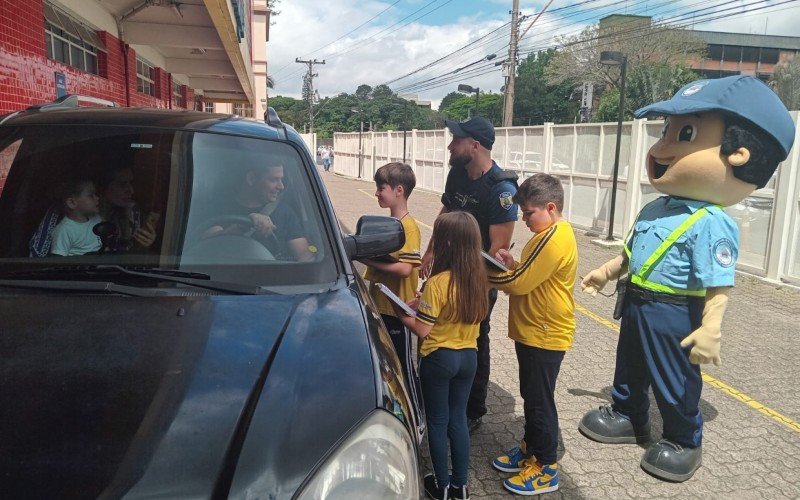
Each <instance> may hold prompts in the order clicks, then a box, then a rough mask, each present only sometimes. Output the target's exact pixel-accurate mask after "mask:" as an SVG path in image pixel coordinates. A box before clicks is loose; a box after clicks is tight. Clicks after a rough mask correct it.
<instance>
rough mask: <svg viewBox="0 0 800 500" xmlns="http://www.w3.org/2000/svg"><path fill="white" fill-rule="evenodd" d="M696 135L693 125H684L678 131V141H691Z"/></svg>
mask: <svg viewBox="0 0 800 500" xmlns="http://www.w3.org/2000/svg"><path fill="white" fill-rule="evenodd" d="M695 137H697V128H696V127H695V126H694V125H684V126H683V128H681V131H680V132H679V133H678V141H679V142H683V141H686V142H692V141H693V140H694V138H695Z"/></svg>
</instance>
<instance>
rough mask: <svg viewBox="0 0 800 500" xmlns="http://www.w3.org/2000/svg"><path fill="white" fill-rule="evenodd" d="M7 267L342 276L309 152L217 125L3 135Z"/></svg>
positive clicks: (302, 280)
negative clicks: (218, 129)
mask: <svg viewBox="0 0 800 500" xmlns="http://www.w3.org/2000/svg"><path fill="white" fill-rule="evenodd" d="M0 174H2V175H0V231H2V233H3V234H4V235H5V236H6V237H4V238H1V239H0V240H2V241H1V242H0V273H2V272H3V271H9V270H15V269H16V270H18V269H24V268H27V267H31V266H36V267H43V266H44V267H52V266H60V267H61V266H92V265H121V266H128V267H136V268H137V269H145V268H160V269H163V268H167V269H175V270H181V271H191V272H198V273H205V274H208V275H210V276H211V278H212V279H214V280H222V281H226V282H233V283H242V284H248V285H259V286H271V287H274V286H281V285H292V286H294V285H305V284H322V283H329V282H331V281H334V280H335V279H336V272H337V271H336V266H335V263H334V261H333V254H332V251H331V246H330V241H329V238H330V235H331V234H332V233H331V232H330V231H326V230H325V227H324V225H323V221H324V220H325V219H324V218H323V217H322V216H321V206H322V204H321V203H319V201H318V200H317V196H316V195H315V193H314V190H313V189H312V185H311V182H310V178H309V175H308V172H307V170H306V167H305V166H304V163H303V161H302V157H301V156H300V153H299V152H298V150H296V149H295V148H294V147H292V146H291V145H290V144H287V143H285V142H281V141H273V140H265V139H257V138H250V137H239V136H233V135H227V134H216V133H212V132H194V131H182V130H177V131H176V130H164V129H155V128H146V127H142V128H136V127H110V126H80V127H78V126H63V125H53V126H24V127H18V128H16V129H8V128H7V129H6V130H5V131H3V132H0Z"/></svg>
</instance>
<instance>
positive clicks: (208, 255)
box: [183, 215, 275, 263]
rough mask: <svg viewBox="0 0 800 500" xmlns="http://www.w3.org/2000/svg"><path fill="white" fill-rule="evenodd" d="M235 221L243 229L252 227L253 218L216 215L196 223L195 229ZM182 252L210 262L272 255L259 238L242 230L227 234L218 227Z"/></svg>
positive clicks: (246, 259)
mask: <svg viewBox="0 0 800 500" xmlns="http://www.w3.org/2000/svg"><path fill="white" fill-rule="evenodd" d="M231 224H237V225H240V226H242V227H244V228H245V232H247V231H250V230H251V229H252V228H253V221H252V220H251V219H250V217H248V216H246V215H219V216H216V217H211V218H209V219H206V220H204V221H203V222H202V223H201V224H198V225H197V226H195V227H197V228H198V230H199V231H198V232H205V231H207V230H208V229H209V228H211V227H213V226H229V225H231ZM183 256H184V257H185V258H187V259H189V260H190V261H191V260H199V261H206V262H207V261H213V262H220V263H222V262H225V263H227V262H246V261H251V262H252V261H267V260H275V256H274V255H273V254H272V252H271V251H270V250H269V249H267V248H266V247H265V246H264V245H263V244H262V243H261V242H260V241H258V240H256V239H254V238H251V237H250V236H245V235H244V234H230V233H225V232H224V231H220V232H219V233H215V234H211V235H208V236H206V237H204V238H201V239H199V240H198V241H195V242H194V243H193V244H191V246H190V247H189V248H188V249H187V250H186V251H185V252H184V254H183Z"/></svg>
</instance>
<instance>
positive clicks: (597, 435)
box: [578, 406, 650, 444]
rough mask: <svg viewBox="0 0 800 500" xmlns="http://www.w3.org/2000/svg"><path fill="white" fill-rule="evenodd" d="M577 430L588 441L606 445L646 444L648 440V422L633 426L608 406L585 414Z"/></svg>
mask: <svg viewBox="0 0 800 500" xmlns="http://www.w3.org/2000/svg"><path fill="white" fill-rule="evenodd" d="M578 429H579V430H580V431H581V433H582V434H583V435H584V436H586V437H588V438H589V439H592V440H594V441H599V442H601V443H607V444H624V443H646V442H647V441H649V440H650V422H647V423H646V424H644V425H637V426H635V425H633V424H632V423H631V421H630V420H628V419H627V418H625V417H623V416H622V414H621V413H618V412H616V411H614V409H613V408H611V407H610V406H601V407H600V408H598V409H596V410H592V411H590V412H588V413H586V415H584V416H583V418H582V419H581V425H580V426H578Z"/></svg>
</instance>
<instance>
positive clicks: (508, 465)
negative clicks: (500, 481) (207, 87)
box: [492, 439, 535, 472]
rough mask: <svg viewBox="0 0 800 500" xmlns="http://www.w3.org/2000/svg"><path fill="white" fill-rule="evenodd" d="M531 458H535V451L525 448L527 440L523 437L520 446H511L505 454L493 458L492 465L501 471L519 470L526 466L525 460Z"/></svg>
mask: <svg viewBox="0 0 800 500" xmlns="http://www.w3.org/2000/svg"><path fill="white" fill-rule="evenodd" d="M531 458H534V457H533V453H528V452H527V451H526V450H525V440H524V439H523V440H522V441H520V442H519V446H515V447H514V448H511V449H510V450H508V453H506V454H505V455H502V456H499V457H497V458H495V459H494V460H492V467H494V468H495V469H497V470H499V471H500V472H519V471H521V470H522V469H524V468H525V467H526V464H525V463H524V462H525V461H526V460H528V459H531ZM534 460H535V459H534Z"/></svg>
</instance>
